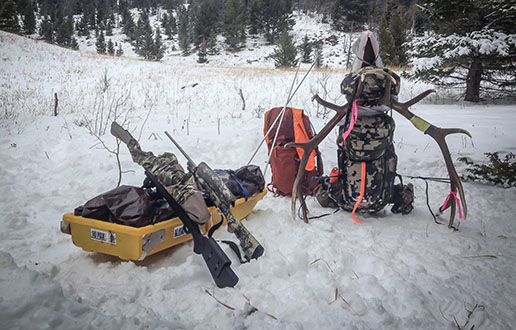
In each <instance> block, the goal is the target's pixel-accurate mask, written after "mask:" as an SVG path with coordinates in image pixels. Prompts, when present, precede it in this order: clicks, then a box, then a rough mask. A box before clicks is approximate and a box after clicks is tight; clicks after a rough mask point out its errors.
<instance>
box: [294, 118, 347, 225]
mask: <svg viewBox="0 0 516 330" xmlns="http://www.w3.org/2000/svg"><path fill="white" fill-rule="evenodd" d="M345 115H346V112H345V111H341V112H337V114H336V115H335V116H334V117H333V118H332V119H331V120H330V121H329V122H328V123H327V124H326V126H324V128H323V129H322V130H321V131H320V132H319V134H317V135H316V136H314V137H313V138H312V139H311V140H310V141H307V142H304V143H292V142H291V143H287V144H286V145H285V148H301V149H303V157H301V162H300V164H299V169H298V170H297V174H296V179H295V180H294V186H293V187H292V217H293V218H294V219H295V218H296V200H297V199H299V202H300V203H301V206H302V209H303V220H304V221H305V222H306V223H308V217H307V212H306V205H305V203H304V200H303V196H302V194H301V181H302V180H303V176H304V174H305V167H306V164H307V163H308V159H309V158H310V154H311V153H312V151H313V150H314V149H315V147H317V146H318V145H319V144H320V143H321V142H322V140H324V138H325V137H326V136H327V135H328V134H329V133H330V132H331V131H332V130H333V128H334V127H335V126H337V124H338V123H339V121H340V120H341V119H342V118H344V116H345Z"/></svg>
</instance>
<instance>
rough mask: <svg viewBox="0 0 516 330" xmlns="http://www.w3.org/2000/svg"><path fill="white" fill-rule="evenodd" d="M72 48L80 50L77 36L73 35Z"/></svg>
mask: <svg viewBox="0 0 516 330" xmlns="http://www.w3.org/2000/svg"><path fill="white" fill-rule="evenodd" d="M70 48H72V49H74V50H79V43H78V42H77V39H75V37H72V41H71V43H70Z"/></svg>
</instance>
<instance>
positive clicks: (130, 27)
mask: <svg viewBox="0 0 516 330" xmlns="http://www.w3.org/2000/svg"><path fill="white" fill-rule="evenodd" d="M122 25H123V28H122V31H123V32H124V33H125V35H126V36H127V38H129V40H135V39H136V38H135V34H136V24H135V23H134V19H133V16H132V15H131V12H130V11H129V9H126V10H124V11H123V12H122Z"/></svg>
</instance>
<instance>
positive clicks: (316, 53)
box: [314, 42, 323, 68]
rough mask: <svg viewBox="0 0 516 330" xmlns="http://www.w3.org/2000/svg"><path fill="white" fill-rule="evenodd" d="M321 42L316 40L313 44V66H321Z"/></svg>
mask: <svg viewBox="0 0 516 330" xmlns="http://www.w3.org/2000/svg"><path fill="white" fill-rule="evenodd" d="M322 49H323V43H322V42H317V43H316V44H315V45H314V56H315V67H317V68H321V67H322V66H323V51H322Z"/></svg>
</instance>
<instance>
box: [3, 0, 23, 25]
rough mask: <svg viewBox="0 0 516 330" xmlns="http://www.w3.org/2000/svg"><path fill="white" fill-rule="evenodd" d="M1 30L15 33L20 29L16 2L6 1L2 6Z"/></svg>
mask: <svg viewBox="0 0 516 330" xmlns="http://www.w3.org/2000/svg"><path fill="white" fill-rule="evenodd" d="M0 30H4V31H8V32H15V33H16V32H19V31H20V23H19V22H18V14H17V12H16V3H14V2H13V1H11V0H8V1H7V2H5V3H4V4H3V5H2V7H1V8H0Z"/></svg>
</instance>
